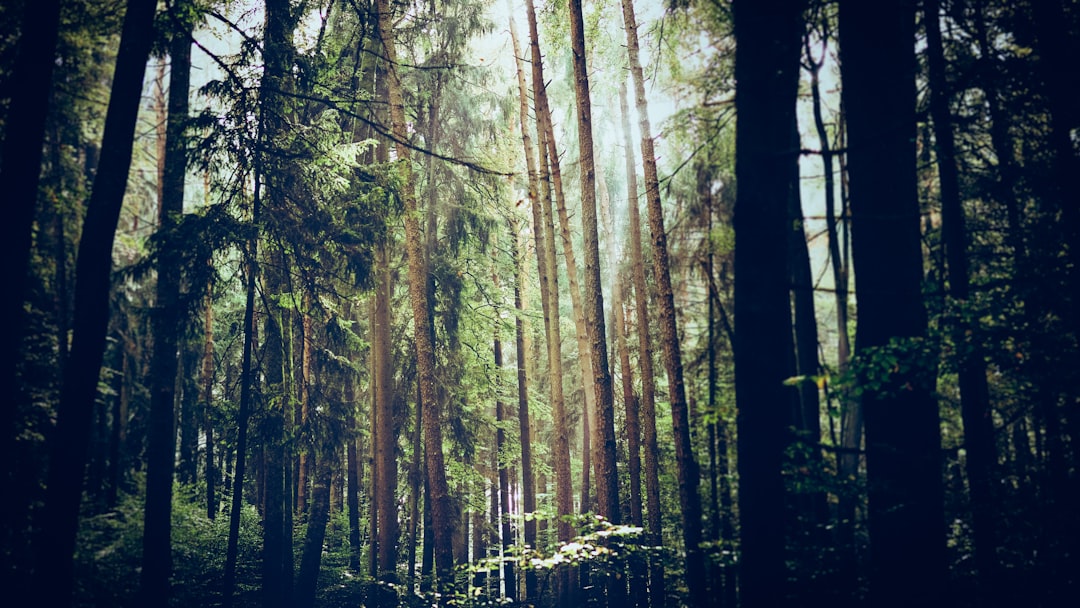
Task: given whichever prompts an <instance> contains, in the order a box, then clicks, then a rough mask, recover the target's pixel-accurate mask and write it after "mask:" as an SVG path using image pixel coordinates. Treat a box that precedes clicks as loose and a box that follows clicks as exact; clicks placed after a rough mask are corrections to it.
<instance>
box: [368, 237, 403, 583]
mask: <svg viewBox="0 0 1080 608" xmlns="http://www.w3.org/2000/svg"><path fill="white" fill-rule="evenodd" d="M376 281H377V284H376V290H375V316H374V318H373V319H372V324H373V327H372V331H373V333H374V339H373V340H372V349H371V353H372V356H373V357H375V402H374V407H375V408H376V410H377V411H376V412H375V413H374V416H373V420H374V421H375V427H374V433H372V437H373V438H374V442H375V463H374V464H375V468H376V472H375V476H376V478H377V479H378V480H379V483H378V485H377V486H375V488H374V489H375V494H374V497H373V498H374V500H375V501H376V503H377V507H376V508H377V513H378V515H377V521H378V524H377V529H378V541H377V542H378V569H377V572H378V577H379V580H381V581H385V582H388V583H397V574H396V573H397V557H398V555H397V545H398V521H397V516H398V510H397V477H398V470H397V457H396V451H397V450H396V447H397V429H395V428H394V391H393V382H394V379H393V373H394V369H393V354H392V352H391V350H390V332H391V327H390V322H391V321H390V306H391V302H390V300H391V297H392V296H393V293H394V289H393V285H392V284H391V278H390V260H389V254H388V252H387V249H386V247H385V246H380V247H379V249H378V252H377V253H376Z"/></svg>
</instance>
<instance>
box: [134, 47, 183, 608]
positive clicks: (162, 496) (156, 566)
mask: <svg viewBox="0 0 1080 608" xmlns="http://www.w3.org/2000/svg"><path fill="white" fill-rule="evenodd" d="M169 56H170V58H171V60H172V61H171V66H170V70H169V100H168V104H169V105H168V118H167V120H166V126H165V130H166V140H165V154H164V158H163V162H164V171H163V172H162V178H163V179H162V183H161V207H160V208H159V210H158V225H159V230H162V231H164V232H165V234H168V232H169V231H170V230H172V229H174V227H175V226H176V224H177V223H178V221H179V219H180V215H181V214H183V212H184V178H185V175H186V173H187V161H186V152H185V147H186V146H185V140H186V138H185V135H184V128H185V126H186V123H187V120H188V116H187V114H188V89H189V88H190V87H189V82H190V80H191V39H190V34H189V33H188V32H187V31H177V32H174V33H173V35H172V38H171V40H170V42H169ZM167 238H169V237H167ZM170 240H171V239H170ZM157 270H158V277H157V288H156V302H155V309H156V310H155V313H156V314H155V316H154V353H153V363H152V366H153V368H152V371H151V380H150V382H151V393H150V395H151V397H150V399H151V402H150V429H149V432H148V437H147V442H148V447H147V471H146V504H145V513H144V516H143V519H144V522H143V556H142V574H141V579H140V582H141V588H140V594H141V596H142V601H143V602H145V603H147V604H159V605H163V604H166V603H168V598H169V577H170V576H171V574H172V540H171V532H172V486H173V467H174V462H175V458H176V447H175V445H176V443H175V437H174V429H173V418H174V416H175V403H176V390H175V389H176V379H177V376H176V374H177V367H178V365H177V348H178V342H179V333H180V317H181V312H180V309H179V307H180V303H179V302H178V300H179V298H180V270H181V269H180V268H179V266H178V265H177V261H176V260H175V258H173V257H172V256H163V257H162V258H161V259H160V260H159V261H158V269H157ZM185 409H187V408H185Z"/></svg>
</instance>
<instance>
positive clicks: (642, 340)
mask: <svg viewBox="0 0 1080 608" xmlns="http://www.w3.org/2000/svg"><path fill="white" fill-rule="evenodd" d="M619 91H620V106H621V110H622V128H623V138H624V140H625V150H626V180H627V181H626V183H627V212H628V216H629V219H628V221H629V224H630V264H631V268H632V279H633V285H634V308H635V310H636V311H637V332H638V349H639V351H640V352H639V356H638V359H639V362H638V364H639V365H640V366H641V409H640V411H639V415H640V420H641V435H642V436H641V438H642V443H643V444H644V448H645V508H646V513H647V518H648V524H649V526H648V532H649V537H648V541H649V543H651V544H652V545H653V546H660V545H661V544H662V540H663V539H662V536H663V526H662V514H661V508H660V465H659V462H660V447H659V445H658V443H657V437H656V401H655V399H656V396H655V395H656V379H655V372H654V370H653V355H652V340H651V337H650V335H649V325H650V323H649V304H648V292H647V288H646V284H645V262H644V259H643V258H644V255H643V253H642V250H641V215H640V212H639V211H638V202H637V198H638V181H637V169H636V168H635V167H636V163H635V162H634V145H633V141H632V137H631V135H630V112H629V106H628V104H627V100H626V88H625V86H620V88H619ZM666 595H667V590H666V585H665V583H664V565H663V562H662V560H660V559H653V560H652V563H651V566H650V572H649V600H650V602H651V605H652V606H653V607H654V608H659V607H662V606H664V605H665V603H666V602H667V598H666Z"/></svg>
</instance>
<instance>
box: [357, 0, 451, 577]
mask: <svg viewBox="0 0 1080 608" xmlns="http://www.w3.org/2000/svg"><path fill="white" fill-rule="evenodd" d="M376 10H377V11H378V14H379V24H378V28H379V37H380V39H381V41H382V44H383V49H384V52H385V53H384V54H385V57H386V60H387V85H388V87H387V88H388V94H389V106H390V122H391V125H392V132H393V135H394V138H395V139H396V140H397V143H396V149H397V155H398V170H399V171H400V172H401V174H402V177H403V178H404V179H403V183H404V189H403V190H404V191H403V192H402V198H403V203H404V207H405V210H404V220H405V243H406V247H405V251H406V255H407V257H408V261H409V296H410V301H411V303H412V312H413V327H414V328H415V329H414V340H415V342H416V357H417V371H418V373H419V382H420V391H421V395H422V398H423V400H424V406H425V407H424V416H423V423H424V424H423V427H424V448H425V450H426V453H427V456H426V458H427V478H428V484H429V492H430V494H431V511H432V524H433V528H434V532H435V568H436V573H437V577H438V586H439V589H440V590H442V591H444V592H446V591H449V590H450V588H451V586H452V584H453V572H452V571H453V566H454V556H453V548H452V546H451V534H452V530H453V523H452V522H451V513H452V511H453V509H452V507H451V504H450V493H449V487H448V485H447V482H446V467H445V463H444V457H443V449H442V427H441V425H440V411H439V409H440V408H439V406H438V401H437V400H436V387H435V349H434V344H433V343H432V331H431V318H430V317H429V316H428V311H429V304H428V294H427V281H426V280H425V278H426V277H427V268H426V264H425V260H424V252H423V243H424V240H423V238H422V237H421V234H420V225H419V221H418V211H417V204H416V191H415V186H414V184H413V180H412V167H411V165H410V162H411V154H410V150H409V148H408V146H406V145H405V142H406V141H407V138H408V132H407V128H406V124H405V105H404V98H403V95H402V85H401V78H400V74H399V73H398V67H399V66H398V64H397V50H396V47H395V44H394V29H393V14H392V13H391V10H390V2H389V0H376Z"/></svg>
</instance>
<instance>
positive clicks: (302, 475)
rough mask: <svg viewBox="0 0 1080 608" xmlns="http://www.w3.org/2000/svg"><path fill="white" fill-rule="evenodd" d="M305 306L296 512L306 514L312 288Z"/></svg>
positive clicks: (305, 291) (312, 326) (305, 290)
mask: <svg viewBox="0 0 1080 608" xmlns="http://www.w3.org/2000/svg"><path fill="white" fill-rule="evenodd" d="M303 290H304V295H303V296H302V298H303V305H302V306H301V311H300V319H301V320H300V327H301V332H300V333H301V336H300V419H299V420H297V421H296V423H297V424H298V425H299V429H298V431H299V432H298V436H299V437H300V438H301V441H300V447H299V451H300V458H299V463H298V465H297V467H296V513H298V514H300V515H303V514H304V513H306V512H307V509H308V478H309V477H310V475H311V458H310V456H309V452H310V451H313V450H314V446H312V441H311V439H310V432H309V430H308V424H309V421H310V416H311V383H312V377H311V374H312V363H313V352H312V351H313V348H314V345H313V340H314V335H313V334H314V331H315V328H314V324H313V323H312V318H311V314H312V298H313V297H312V294H311V290H310V288H308V287H307V286H305V287H304V288H303Z"/></svg>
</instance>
